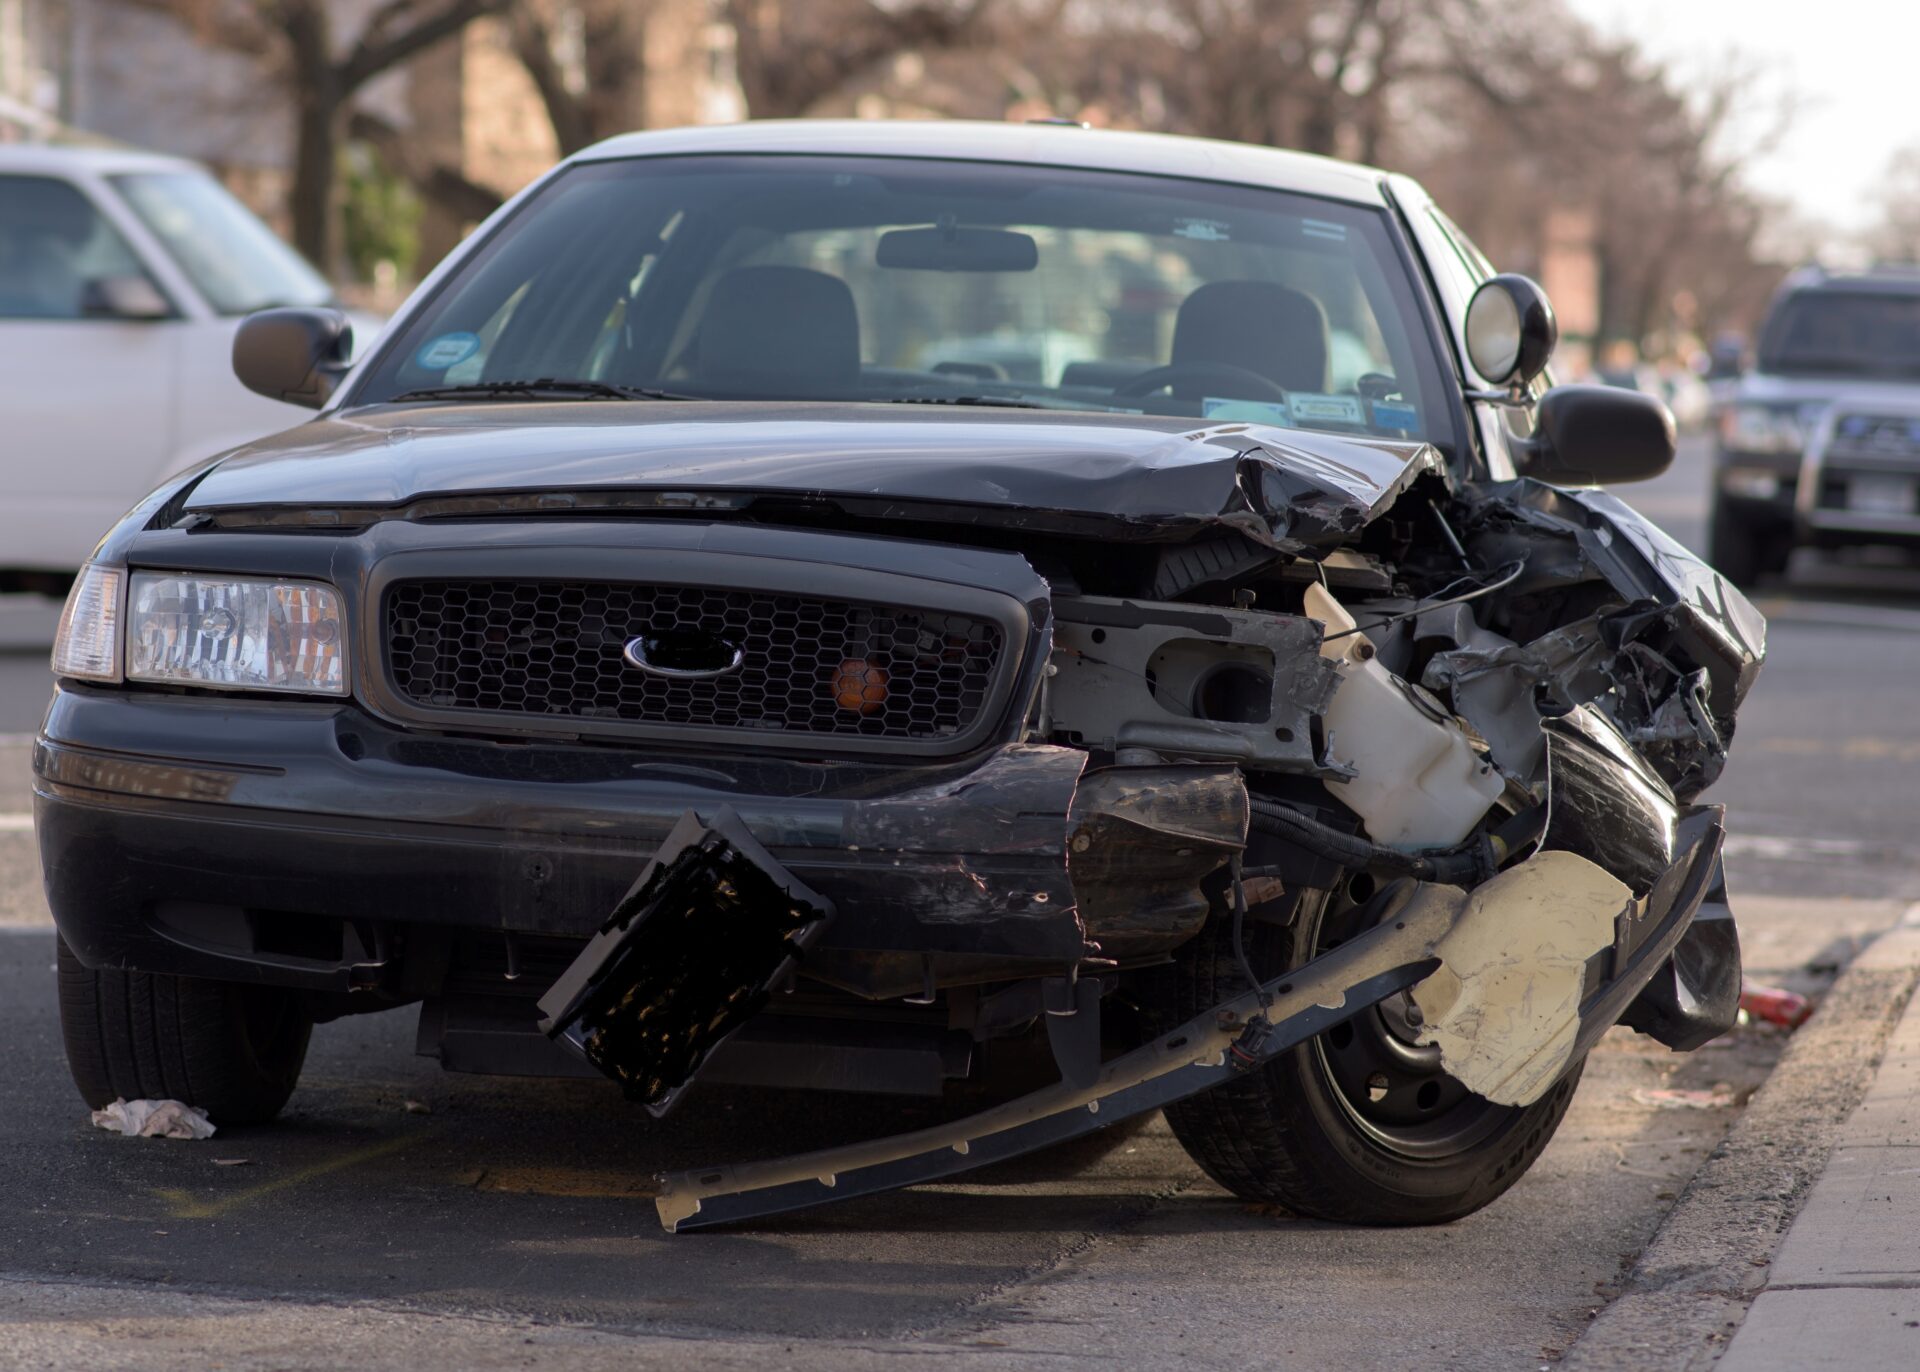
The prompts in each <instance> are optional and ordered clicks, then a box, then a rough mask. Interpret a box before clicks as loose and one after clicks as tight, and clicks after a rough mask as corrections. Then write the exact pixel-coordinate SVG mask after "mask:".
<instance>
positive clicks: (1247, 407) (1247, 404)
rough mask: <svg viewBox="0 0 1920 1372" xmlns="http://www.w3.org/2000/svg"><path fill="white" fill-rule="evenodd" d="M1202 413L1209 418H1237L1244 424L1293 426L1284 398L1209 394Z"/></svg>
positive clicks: (1203, 403) (1201, 404) (1202, 405)
mask: <svg viewBox="0 0 1920 1372" xmlns="http://www.w3.org/2000/svg"><path fill="white" fill-rule="evenodd" d="M1200 413H1201V414H1202V415H1203V416H1205V417H1206V418H1208V419H1227V420H1236V421H1238V422H1240V423H1242V424H1278V425H1279V426H1280V427H1281V428H1283V429H1286V428H1291V427H1292V426H1293V419H1292V416H1291V415H1290V414H1289V413H1288V410H1287V402H1286V401H1284V400H1234V399H1231V398H1228V397H1224V396H1207V397H1205V398H1203V399H1202V400H1201V402H1200Z"/></svg>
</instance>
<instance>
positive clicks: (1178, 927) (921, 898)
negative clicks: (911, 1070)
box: [33, 688, 1246, 997]
mask: <svg viewBox="0 0 1920 1372" xmlns="http://www.w3.org/2000/svg"><path fill="white" fill-rule="evenodd" d="M1087 761H1088V759H1087V755H1086V754H1085V753H1083V752H1081V751H1079V750H1077V749H1071V748H1057V747H1044V746H1026V745H1007V746H1002V747H998V748H993V749H989V750H986V751H985V752H984V753H980V754H975V755H973V756H971V757H968V758H966V759H963V760H958V761H942V762H938V763H933V762H924V763H908V764H905V765H902V764H901V763H898V762H892V763H881V762H878V761H875V762H867V761H864V760H847V761H810V760H803V759H792V758H780V757H764V756H762V757H749V756H741V755H738V754H734V755H724V754H704V755H701V754H689V755H669V754H665V753H663V752H659V751H654V750H647V751H642V750H639V749H637V748H633V747H603V746H594V745H591V744H563V743H559V742H542V743H539V744H533V745H527V744H508V743H500V742H488V741H481V740H472V739H460V738H455V737H449V736H433V737H427V736H422V735H418V734H411V733H408V732H405V731H402V730H398V729H395V728H393V727H391V726H389V725H386V724H384V723H382V722H381V721H379V720H377V719H375V718H374V717H372V716H371V715H369V714H367V713H366V712H364V711H362V710H360V709H359V708H357V707H356V706H354V705H352V704H332V703H317V702H290V701H250V700H239V699H209V698H208V697H206V696H204V695H202V696H197V697H195V696H186V695H171V694H162V693H157V692H141V691H121V690H95V689H85V688H65V689H62V690H61V691H60V692H59V694H58V695H57V696H56V697H55V699H54V702H53V704H52V706H51V708H50V709H49V711H48V714H47V718H46V722H45V725H44V727H43V731H42V734H41V737H40V739H39V742H38V744H37V745H36V747H35V749H34V762H33V766H34V804H35V811H36V827H37V829H38V832H39V835H40V845H41V856H42V862H43V867H44V870H45V877H46V883H47V895H48V903H49V904H50V906H51V907H52V910H53V913H54V918H55V920H56V922H57V923H58V925H59V927H60V931H61V934H62V936H63V937H64V938H65V939H66V941H67V942H68V944H69V945H70V946H71V947H72V948H73V950H74V951H75V953H76V954H77V955H78V956H79V957H80V959H81V961H83V962H84V963H86V964H87V965H89V966H95V967H115V968H128V969H139V970H144V971H155V972H171V973H179V974H185V975H192V976H203V977H215V978H223V979H228V980H239V981H255V982H265V983H271V984H279V985H286V986H293V987H301V988H305V989H307V990H312V991H321V992H345V991H372V990H385V991H388V992H390V993H394V994H399V995H404V996H408V997H411V996H413V995H419V994H426V993H430V992H431V991H432V990H433V989H434V988H433V986H432V985H431V984H430V983H429V984H421V983H420V981H419V977H420V976H421V975H423V973H422V971H421V969H420V968H419V967H418V966H414V967H411V968H409V967H408V966H407V965H406V964H407V962H408V957H407V941H408V939H409V937H413V938H414V941H415V942H416V943H418V942H421V941H422V940H421V939H420V938H419V935H421V934H422V933H425V932H432V931H437V932H439V933H445V932H447V931H463V932H464V933H466V934H470V935H473V934H478V935H493V936H496V937H498V936H501V935H507V936H523V935H524V936H548V937H549V938H557V939H561V940H575V939H585V938H587V937H588V936H590V935H591V934H593V933H594V931H595V930H596V929H597V928H598V927H599V926H600V923H601V921H602V920H603V919H604V918H605V917H606V915H607V912H608V911H609V910H611V909H612V908H613V906H614V904H615V903H616V902H617V901H618V900H619V898H620V897H621V895H622V894H623V893H624V892H625V891H626V890H627V888H628V887H629V886H630V885H631V884H632V882H633V880H634V877H635V876H636V875H637V874H638V873H639V871H640V870H641V868H642V867H644V866H645V865H646V863H647V861H648V860H649V859H650V858H651V857H652V855H653V853H654V850H655V849H656V848H657V847H658V846H659V845H660V844H661V842H663V841H664V840H665V838H666V837H667V835H668V833H669V832H670V831H671V829H672V828H673V826H674V824H675V823H676V822H677V821H678V820H679V819H680V818H681V817H682V816H683V815H684V814H686V813H687V812H688V811H689V810H691V811H694V812H695V813H699V814H707V813H711V812H715V811H717V810H718V809H720V808H721V807H731V808H732V809H733V810H734V811H735V812H736V813H737V814H738V815H739V816H740V817H741V819H742V820H743V821H744V822H745V823H746V824H747V825H748V827H749V828H750V830H751V831H752V832H753V834H754V835H755V836H756V837H757V838H758V839H759V840H760V841H761V842H762V843H764V844H765V845H766V847H767V848H768V849H769V850H770V851H771V852H772V853H773V855H774V856H775V857H776V858H777V859H778V861H779V862H781V863H782V864H783V865H785V866H786V867H788V868H789V869H790V870H792V871H793V872H794V873H795V874H796V875H797V876H799V877H800V878H801V879H802V880H804V881H806V882H808V883H809V884H811V885H813V886H815V887H816V888H817V889H818V890H820V891H821V892H823V893H824V894H826V895H827V896H828V897H829V898H830V899H832V901H833V902H834V904H835V906H836V907H837V909H838V915H837V917H836V919H835V921H834V925H833V928H832V931H831V933H830V935H829V936H828V937H827V938H826V939H825V940H823V942H822V945H821V948H820V950H819V956H818V958H817V959H816V958H810V960H809V970H810V971H812V972H814V973H815V974H816V975H820V976H822V978H823V979H826V980H829V981H834V982H836V983H837V984H840V985H843V986H844V987H845V988H846V989H850V990H855V991H857V992H859V993H861V994H864V995H871V996H892V995H905V994H913V993H916V992H918V991H920V990H921V989H922V988H923V987H924V986H925V985H926V983H927V982H928V980H929V979H938V980H940V981H944V982H952V981H956V980H969V979H982V978H985V977H988V976H1008V975H1019V974H1034V973H1050V974H1055V975H1057V974H1060V973H1062V972H1064V971H1065V970H1067V969H1069V968H1071V967H1073V966H1074V965H1076V964H1077V963H1079V962H1080V961H1081V960H1082V959H1083V958H1085V957H1088V956H1089V955H1093V954H1097V953H1102V952H1104V953H1105V954H1106V955H1108V956H1113V955H1115V954H1116V953H1118V954H1119V955H1122V956H1132V955H1149V954H1151V953H1153V952H1155V951H1156V950H1164V949H1165V948H1170V947H1172V946H1175V945H1176V944H1177V943H1179V942H1181V941H1183V940H1184V939H1185V938H1186V937H1189V936H1190V935H1191V934H1192V932H1193V931H1194V930H1195V929H1197V928H1198V926H1199V923H1200V922H1201V921H1202V920H1203V919H1204V917H1205V910H1206V904H1205V898H1204V896H1203V895H1202V894H1201V892H1200V890H1199V883H1200V881H1201V880H1202V879H1203V878H1204V877H1205V876H1206V875H1207V874H1208V873H1209V872H1211V871H1212V870H1214V869H1216V868H1217V867H1219V866H1220V865H1222V864H1224V863H1225V862H1226V861H1227V859H1228V857H1229V856H1230V855H1231V853H1232V852H1234V851H1237V850H1238V848H1239V846H1240V845H1241V843H1242V842H1243V841H1244V838H1245V831H1246V802H1245V788H1244V785H1243V783H1242V782H1241V781H1240V778H1239V775H1238V773H1237V772H1235V771H1234V770H1233V769H1231V768H1226V769H1222V768H1197V767H1186V768H1180V767H1166V768H1141V769H1126V771H1125V774H1124V782H1125V783H1126V784H1119V783H1118V782H1116V780H1115V777H1116V775H1117V774H1115V773H1105V774H1095V775H1085V776H1083V773H1084V772H1085V770H1086V766H1087ZM1196 826H1197V827H1196ZM1159 833H1165V834H1166V835H1167V842H1166V843H1165V844H1164V845H1161V846H1156V838H1155V836H1156V834H1159ZM1196 833H1198V834H1199V835H1200V836H1201V837H1202V839H1203V840H1204V841H1202V842H1200V843H1197V844H1196V842H1195V834H1196ZM1070 857H1071V859H1072V861H1073V863H1074V864H1076V866H1077V867H1078V869H1079V871H1080V874H1081V877H1082V880H1083V883H1084V884H1087V885H1088V886H1089V889H1091V888H1092V887H1094V886H1098V887H1099V888H1100V889H1101V890H1102V891H1103V892H1105V891H1110V890H1111V891H1118V890H1122V889H1135V890H1141V891H1146V890H1151V891H1153V892H1154V899H1153V901H1152V903H1151V905H1150V906H1142V905H1141V904H1140V903H1138V902H1133V903H1129V902H1128V901H1126V900H1124V899H1111V898H1109V899H1102V900H1095V901H1093V902H1091V904H1089V902H1088V901H1087V900H1086V898H1085V897H1086V896H1087V894H1088V892H1086V891H1083V892H1081V893H1080V895H1081V899H1078V900H1077V899H1076V891H1075V888H1074V874H1073V873H1072V872H1070V871H1069V858H1070ZM1107 858H1111V859H1112V861H1111V862H1110V863H1108V862H1106V861H1105V859H1107ZM1116 871H1118V872H1122V873H1124V875H1125V876H1126V878H1127V880H1126V882H1124V883H1122V882H1116V881H1115V880H1113V876H1114V873H1115V872H1116ZM1094 907H1100V908H1094ZM1103 910H1105V912H1106V913H1108V914H1110V916H1111V918H1110V920H1109V923H1108V925H1107V926H1106V927H1103V926H1102V925H1101V915H1102V911H1103ZM1103 934H1104V935H1105V936H1106V938H1105V944H1104V945H1103V939H1102V936H1103ZM415 961H416V962H417V959H416V960H415Z"/></svg>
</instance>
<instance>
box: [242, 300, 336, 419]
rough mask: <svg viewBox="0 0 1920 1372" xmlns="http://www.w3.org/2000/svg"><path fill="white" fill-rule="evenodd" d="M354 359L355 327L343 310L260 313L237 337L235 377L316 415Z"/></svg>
mask: <svg viewBox="0 0 1920 1372" xmlns="http://www.w3.org/2000/svg"><path fill="white" fill-rule="evenodd" d="M352 360H353V325H352V324H351V323H350V322H349V321H348V319H347V317H346V315H344V314H342V313H341V312H340V311H339V310H260V311H259V312H257V313H255V314H250V315H248V316H247V317H246V318H245V319H244V320H242V321H241V323H240V328H239V331H238V332H237V333H235V334H234V336H233V374H234V375H235V376H237V377H239V378H240V384H241V385H243V386H245V387H246V388H247V389H248V390H250V391H257V392H259V393H260V394H261V395H264V396H266V397H267V398H268V399H269V400H284V401H286V402H287V404H289V405H304V406H306V407H307V408H308V409H310V410H317V409H319V408H320V407H321V406H322V405H324V404H326V403H327V398H328V397H329V396H331V395H332V394H333V391H334V387H336V386H338V385H339V384H340V381H341V378H343V377H344V376H346V374H347V371H348V368H349V367H350V366H351V365H352Z"/></svg>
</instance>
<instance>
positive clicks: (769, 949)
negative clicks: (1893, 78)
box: [540, 809, 833, 1115]
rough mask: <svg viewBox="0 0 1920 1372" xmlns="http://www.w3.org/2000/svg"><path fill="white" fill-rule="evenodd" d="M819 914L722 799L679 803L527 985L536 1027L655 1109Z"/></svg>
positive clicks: (666, 1105)
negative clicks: (638, 865) (581, 932)
mask: <svg viewBox="0 0 1920 1372" xmlns="http://www.w3.org/2000/svg"><path fill="white" fill-rule="evenodd" d="M832 917H833V905H832V903H831V902H829V901H828V900H827V899H825V898H824V897H822V896H819V895H816V894H815V893H814V892H813V891H811V890H809V889H808V888H807V887H806V886H804V885H803V884H802V883H801V882H800V881H799V880H798V879H796V878H795V877H794V876H793V874H792V873H790V872H788V871H787V870H786V869H785V868H783V867H782V866H781V865H780V864H779V863H778V862H776V861H775V860H774V858H773V856H772V854H770V853H768V852H767V850H766V849H765V848H762V847H761V846H760V844H759V843H757V842H756V841H755V840H754V838H753V835H751V834H750V833H748V832H747V827H746V825H744V824H743V823H741V822H740V818H739V816H738V815H736V814H734V812H733V811H732V810H726V809H723V810H721V811H720V812H719V814H718V815H716V816H715V818H714V820H713V822H712V823H711V824H707V823H704V822H703V821H702V820H701V819H700V817H699V816H698V815H696V814H694V813H693V812H692V811H691V810H689V811H688V812H687V813H686V814H685V815H684V816H682V817H681V819H680V822H679V823H678V824H676V825H675V826H674V827H673V832H672V833H670V834H668V835H667V841H666V842H665V843H664V844H662V845H661V847H660V851H659V852H658V853H656V854H655V855H654V859H653V861H652V862H650V863H648V864H647V868H646V870H645V871H644V872H642V873H641V874H640V879H639V880H638V881H636V882H635V883H634V884H633V889H632V890H630V891H628V892H627V894H626V895H625V896H624V897H622V898H621V901H620V903H619V904H618V905H617V906H615V907H614V910H613V914H612V915H611V916H610V917H609V918H608V920H607V922H606V923H605V924H603V925H602V926H601V927H600V932H599V933H598V934H597V935H595V937H594V939H593V941H592V942H591V943H589V944H588V945H587V946H586V948H585V949H583V950H582V951H581V953H580V956H579V957H577V958H575V959H574V960H573V963H572V964H571V965H570V966H569V967H568V968H567V970H566V971H565V972H563V973H562V974H561V975H560V979H559V980H558V981H556V982H555V983H554V984H553V987H552V989H550V990H549V991H548V992H547V994H546V995H544V996H542V997H541V999H540V1011H541V1013H542V1014H543V1015H544V1016H545V1018H544V1019H542V1020H541V1022H540V1028H541V1031H542V1032H543V1033H545V1034H547V1035H548V1036H549V1037H551V1038H555V1039H558V1040H560V1041H561V1042H562V1043H565V1044H568V1045H569V1046H571V1047H572V1048H574V1049H575V1050H576V1051H578V1052H579V1053H580V1054H581V1055H582V1056H583V1057H585V1058H586V1060H587V1061H588V1062H590V1063H592V1064H593V1065H594V1066H595V1067H597V1068H598V1069H599V1070H600V1071H602V1072H604V1073H606V1074H607V1075H608V1076H609V1077H612V1078H613V1079H614V1080H615V1081H617V1082H619V1083H620V1086H621V1089H622V1090H623V1091H624V1092H625V1093H626V1095H627V1098H628V1099H630V1100H635V1101H638V1102H640V1103H641V1104H642V1105H645V1106H646V1107H647V1108H648V1109H649V1110H651V1111H652V1112H653V1113H654V1114H655V1115H664V1114H666V1113H667V1111H668V1110H670V1109H672V1108H673V1104H674V1101H675V1100H676V1099H677V1098H678V1096H679V1094H680V1092H681V1091H682V1090H684V1089H685V1087H686V1086H687V1084H688V1083H689V1082H691V1081H692V1080H693V1078H694V1076H695V1075H696V1074H697V1073H698V1072H699V1070H700V1066H701V1064H702V1063H703V1062H705V1061H706V1058H707V1055H708V1054H709V1053H711V1052H712V1051H713V1050H714V1049H715V1048H717V1047H719V1046H720V1044H721V1043H722V1042H724V1041H725V1040H726V1038H727V1037H728V1036H729V1035H730V1034H732V1033H733V1032H734V1031H735V1030H736V1029H738V1028H739V1027H740V1026H741V1025H743V1024H745V1023H746V1022H747V1021H748V1020H750V1019H752V1018H753V1017H754V1016H755V1015H756V1014H758V1013H759V1012H760V1010H761V1008H762V1007H763V1006H764V1005H765V1004H766V1003H767V998H768V996H769V995H770V994H771V993H772V991H773V988H774V987H776V986H778V985H780V984H781V983H782V982H783V981H784V980H785V979H786V978H787V977H788V976H789V975H790V974H791V973H792V972H793V970H794V968H795V966H796V965H797V964H798V963H799V961H800V960H801V958H802V957H803V956H804V955H805V953H806V950H807V948H808V947H809V946H811V944H812V943H813V941H814V940H815V939H816V938H817V937H819V935H820V933H821V932H822V931H823V930H824V929H825V928H826V926H827V922H828V921H829V920H830V919H832Z"/></svg>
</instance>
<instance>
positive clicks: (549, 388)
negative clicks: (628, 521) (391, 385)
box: [388, 376, 701, 404]
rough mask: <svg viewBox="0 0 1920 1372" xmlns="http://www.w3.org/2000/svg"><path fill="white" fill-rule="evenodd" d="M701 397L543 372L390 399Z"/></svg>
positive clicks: (431, 388) (428, 388)
mask: <svg viewBox="0 0 1920 1372" xmlns="http://www.w3.org/2000/svg"><path fill="white" fill-rule="evenodd" d="M556 398H561V399H566V398H573V399H580V400H698V399H700V398H701V397H699V396H697V395H682V394H681V393H680V392H678V391H662V390H657V389H655V388H654V387H652V386H616V385H614V384H613V383H612V382H610V381H566V380H560V379H557V378H555V377H551V376H543V377H540V378H539V379H538V380H534V381H474V382H469V383H467V384H466V385H463V386H423V387H421V388H420V389H418V390H412V391H402V392H401V393H400V394H399V395H396V396H393V397H391V398H390V400H389V401H388V403H389V404H392V403H394V402H396V401H401V400H552V399H556Z"/></svg>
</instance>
